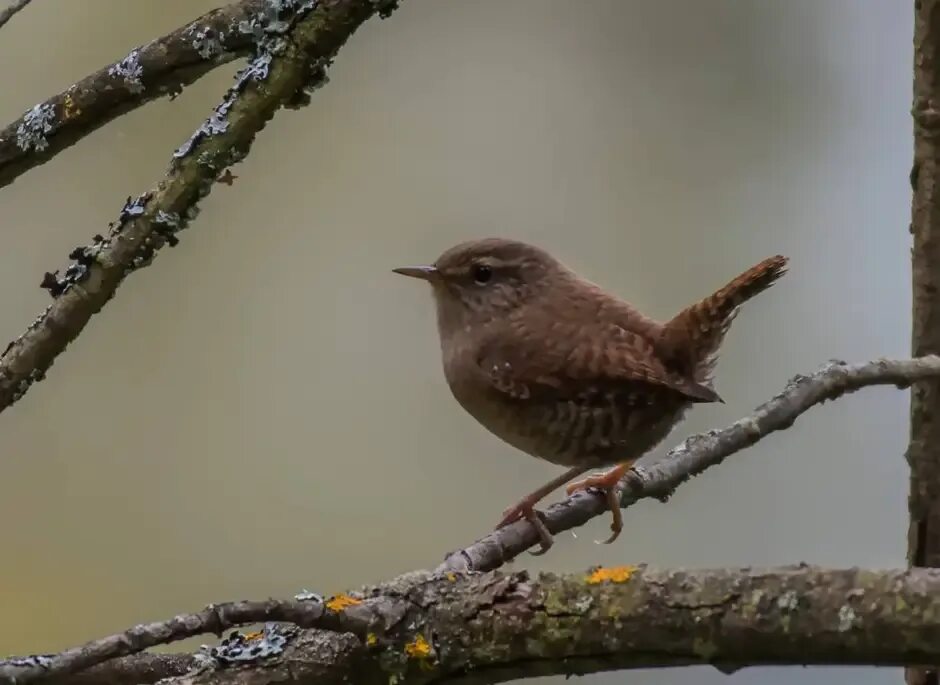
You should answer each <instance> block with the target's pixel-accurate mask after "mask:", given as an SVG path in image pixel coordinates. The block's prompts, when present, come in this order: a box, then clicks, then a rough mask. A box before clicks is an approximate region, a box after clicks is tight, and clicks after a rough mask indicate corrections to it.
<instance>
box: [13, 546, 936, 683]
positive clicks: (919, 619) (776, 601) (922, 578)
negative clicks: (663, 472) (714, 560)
mask: <svg viewBox="0 0 940 685" xmlns="http://www.w3.org/2000/svg"><path fill="white" fill-rule="evenodd" d="M362 595H363V597H364V599H363V600H362V602H361V604H358V605H355V606H353V607H350V608H349V609H347V610H346V611H347V612H352V611H354V610H360V609H363V608H365V607H367V610H368V612H369V614H370V615H371V616H372V617H374V619H375V620H374V621H373V625H372V630H373V631H374V632H370V633H369V636H368V637H367V638H366V640H365V641H359V640H357V639H356V638H354V637H353V636H351V635H348V634H346V635H342V634H336V633H327V632H324V631H299V630H284V631H283V632H281V633H279V635H280V636H281V637H282V638H283V639H282V641H281V642H280V643H278V644H277V645H273V643H271V642H270V637H271V635H272V634H273V630H272V629H269V630H268V631H267V632H266V633H265V634H262V635H257V634H256V635H251V636H248V637H245V636H241V637H240V639H233V640H231V641H230V643H231V644H236V643H237V644H239V645H241V646H242V647H243V648H245V649H246V650H247V649H248V648H250V646H251V645H252V644H255V645H256V646H261V645H263V644H265V641H268V642H267V645H266V646H267V647H268V649H267V651H266V653H265V656H244V657H242V656H240V655H239V658H238V659H237V660H238V661H239V662H241V663H240V665H239V666H238V667H237V668H233V666H234V665H235V664H234V663H233V662H232V661H228V660H226V657H227V656H231V652H230V651H229V652H225V650H224V649H223V650H218V651H217V656H216V657H213V656H209V655H205V654H204V655H203V657H202V659H200V661H199V663H198V664H197V666H196V669H194V671H192V672H190V673H188V674H187V675H186V676H184V677H182V678H174V679H171V680H169V681H166V685H171V683H174V682H186V683H193V684H195V683H213V684H214V683H219V684H221V683H225V684H226V685H238V684H241V683H244V684H246V685H248V684H249V683H250V684H251V685H258V684H260V683H275V682H317V683H340V682H344V679H347V680H345V682H356V683H360V684H363V685H367V684H369V683H382V684H383V685H386V684H387V683H388V682H397V683H400V684H405V683H428V682H441V681H444V680H458V681H459V682H461V683H476V684H482V683H496V682H503V681H506V680H511V679H516V678H520V677H532V676H543V675H557V674H565V675H574V674H586V673H596V672H601V671H612V670H618V669H628V668H650V667H664V666H686V665H691V664H711V665H714V666H716V667H717V668H719V669H721V670H722V671H725V672H729V671H732V670H736V669H739V668H742V667H745V666H757V665H777V664H793V665H823V664H831V665H836V664H839V665H848V664H868V665H878V666H898V665H903V664H934V663H940V572H937V571H934V570H927V569H917V570H892V571H884V572H875V571H863V570H858V569H823V568H817V567H811V566H807V565H800V566H796V567H782V568H772V569H757V570H755V569H750V568H743V569H714V570H671V571H670V570H654V569H650V568H646V567H645V566H639V567H620V568H612V569H593V570H591V571H589V572H588V573H586V574H577V575H562V576H556V575H552V574H542V575H539V576H538V577H537V578H529V576H528V574H527V573H526V572H524V571H522V572H518V573H512V574H508V575H505V574H501V573H498V572H489V573H485V574H470V575H464V574H459V575H457V574H437V575H430V574H420V575H412V576H411V577H408V578H407V579H405V580H402V581H398V582H395V583H392V584H387V585H382V586H379V587H375V588H367V589H365V590H364V591H363V593H362ZM241 654H244V651H243V652H242V653H241ZM250 665H254V667H251V666H250ZM51 674H52V672H51V671H50V672H49V673H48V674H47V675H51ZM18 682H19V681H18ZM85 682H87V680H86V681H85Z"/></svg>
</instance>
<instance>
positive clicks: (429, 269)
mask: <svg viewBox="0 0 940 685" xmlns="http://www.w3.org/2000/svg"><path fill="white" fill-rule="evenodd" d="M392 271H393V272H394V273H396V274H401V275H402V276H411V277H412V278H420V279H421V280H422V281H435V280H437V278H438V275H439V273H440V272H439V271H438V270H437V267H434V266H400V267H398V268H397V269H392Z"/></svg>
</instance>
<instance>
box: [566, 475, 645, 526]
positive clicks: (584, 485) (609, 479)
mask: <svg viewBox="0 0 940 685" xmlns="http://www.w3.org/2000/svg"><path fill="white" fill-rule="evenodd" d="M634 462H636V459H633V460H632V461H628V462H624V463H623V464H618V465H617V466H615V467H614V468H612V469H610V470H609V471H606V472H604V473H601V474H598V475H596V476H588V477H587V478H585V479H583V480H579V481H576V482H574V483H572V484H571V485H569V486H568V487H567V488H566V489H567V491H568V494H569V495H571V494H572V493H575V492H577V491H578V490H587V489H589V488H595V489H597V490H600V491H601V492H603V493H604V495H605V496H606V497H607V506H609V507H610V512H611V514H612V515H613V521H612V522H611V524H610V529H611V530H612V531H613V533H611V535H610V537H609V538H607V539H606V540H604V541H603V544H605V545H609V544H610V543H611V542H613V541H614V540H616V539H617V537H618V536H619V535H620V531H621V530H623V513H622V512H621V511H620V502H619V501H618V499H617V483H619V482H620V479H621V478H623V476H624V474H625V473H626V472H627V471H629V470H630V467H631V466H633V464H634Z"/></svg>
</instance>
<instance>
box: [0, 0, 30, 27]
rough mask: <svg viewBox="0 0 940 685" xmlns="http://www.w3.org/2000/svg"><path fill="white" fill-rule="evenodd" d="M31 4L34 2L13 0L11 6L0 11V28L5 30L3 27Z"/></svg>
mask: <svg viewBox="0 0 940 685" xmlns="http://www.w3.org/2000/svg"><path fill="white" fill-rule="evenodd" d="M31 2H32V0H13V1H12V2H11V3H10V4H9V5H7V6H6V7H4V8H3V9H2V10H0V28H3V25H4V24H6V23H7V22H8V21H10V19H12V18H13V15H14V14H16V13H17V12H19V11H20V10H21V9H23V8H24V7H26V5H28V4H29V3H31Z"/></svg>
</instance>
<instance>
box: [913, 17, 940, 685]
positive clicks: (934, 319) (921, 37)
mask: <svg viewBox="0 0 940 685" xmlns="http://www.w3.org/2000/svg"><path fill="white" fill-rule="evenodd" d="M914 7H915V18H914V21H915V24H914V106H913V118H914V166H913V168H912V170H911V185H912V187H913V191H914V197H913V203H912V220H911V232H912V233H913V235H914V249H913V257H912V276H913V330H912V348H913V351H914V354H915V355H924V354H935V353H938V352H940V297H938V294H937V291H938V288H940V138H938V133H940V64H938V59H940V52H938V51H940V2H938V0H916V1H915V3H914ZM907 460H908V463H909V464H910V468H911V484H910V496H909V500H908V506H909V509H910V525H909V528H908V562H909V563H910V564H911V565H912V566H940V382H938V381H937V380H930V381H921V382H919V383H917V384H916V385H914V387H913V388H912V392H911V436H910V446H909V448H908V452H907ZM906 677H907V681H908V682H909V683H910V684H911V685H937V683H938V682H940V678H938V671H936V670H920V669H908V671H907V674H906Z"/></svg>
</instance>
